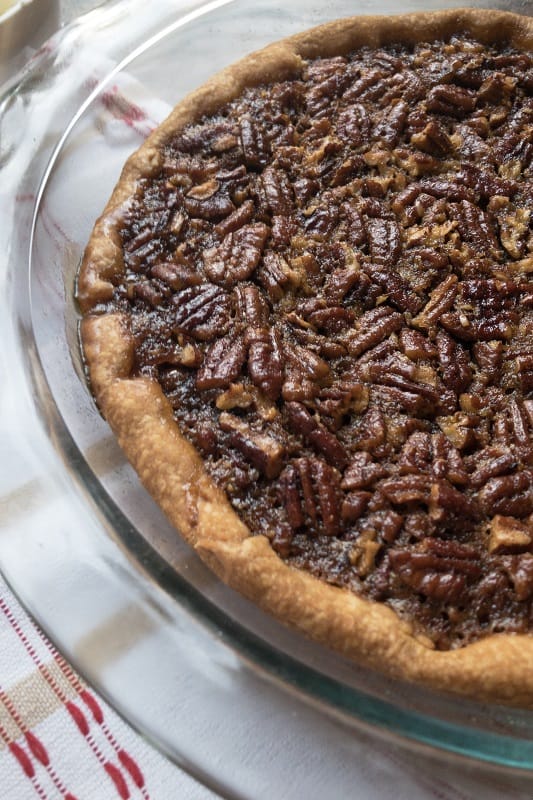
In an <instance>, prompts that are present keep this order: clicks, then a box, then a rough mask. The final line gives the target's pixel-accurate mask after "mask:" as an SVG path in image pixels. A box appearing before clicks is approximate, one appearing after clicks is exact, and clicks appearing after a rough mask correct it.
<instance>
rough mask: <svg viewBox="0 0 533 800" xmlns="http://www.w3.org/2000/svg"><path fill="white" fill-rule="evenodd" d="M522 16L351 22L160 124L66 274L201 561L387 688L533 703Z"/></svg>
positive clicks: (116, 403) (127, 446)
mask: <svg viewBox="0 0 533 800" xmlns="http://www.w3.org/2000/svg"><path fill="white" fill-rule="evenodd" d="M532 48H533V21H532V20H531V19H530V18H525V17H518V16H515V15H512V14H507V13H502V12H494V11H490V12H484V11H480V10H476V11H472V10H471V11H458V10H454V11H447V12H439V13H435V14H415V15H409V16H398V17H366V18H358V19H347V20H342V21H339V22H336V23H332V24H329V25H325V26H321V27H319V28H316V29H314V30H312V31H309V32H306V33H303V34H301V35H298V36H295V37H292V38H290V39H288V40H285V41H283V42H280V43H277V44H275V45H272V46H270V47H268V48H267V49H265V50H263V51H261V52H260V53H256V54H254V55H252V56H250V57H248V58H246V59H244V60H243V61H241V62H239V63H238V64H236V65H234V66H232V67H230V68H229V69H227V70H225V71H224V72H222V73H220V74H219V75H218V76H216V77H214V78H213V79H212V80H211V81H210V82H209V83H207V84H206V85H205V86H203V87H202V88H200V89H199V90H197V91H196V92H194V93H193V94H192V95H191V96H189V97H188V98H186V99H185V100H184V101H182V102H181V103H180V104H179V105H178V106H177V107H176V109H175V110H174V111H173V113H172V114H171V116H170V117H169V118H168V120H167V121H166V122H165V123H163V125H162V126H161V127H160V128H159V129H158V130H157V131H155V133H154V134H153V135H152V136H151V137H150V138H149V139H148V141H147V142H146V143H145V145H144V146H143V147H142V148H141V149H140V150H139V151H138V152H137V153H136V154H134V155H133V156H132V157H131V159H130V160H129V161H128V163H127V164H126V167H125V169H124V171H123V173H122V177H121V180H120V182H119V184H118V186H117V188H116V189H115V192H114V194H113V196H112V198H111V200H110V201H109V204H108V206H107V208H106V209H105V211H104V213H103V215H102V217H101V218H100V219H99V221H98V222H97V224H96V227H95V229H94V232H93V235H92V238H91V241H90V243H89V245H88V248H87V250H86V253H85V257H84V260H83V264H82V267H81V272H80V275H79V284H78V298H79V302H80V306H81V310H82V312H83V315H84V319H83V321H82V328H81V333H82V343H83V348H84V354H85V358H86V362H87V366H88V371H89V375H90V381H91V385H92V389H93V392H94V395H95V397H96V399H97V401H98V404H99V406H100V408H101V409H102V412H103V413H104V415H105V417H106V419H107V420H108V421H109V423H110V425H111V427H112V428H113V430H114V431H115V432H116V434H117V436H118V439H119V441H120V443H121V445H122V446H123V448H124V450H125V452H126V454H127V455H128V457H129V458H130V460H131V461H132V463H133V465H134V466H135V468H136V469H137V471H138V473H139V475H140V477H141V479H142V481H143V482H144V484H145V485H146V486H147V488H148V489H149V490H150V492H151V493H152V494H153V496H154V497H155V498H156V499H157V501H158V502H159V504H160V505H161V507H162V508H163V509H164V511H165V512H166V513H167V515H168V516H169V518H170V519H171V520H172V522H173V523H174V524H175V526H176V527H177V528H178V529H179V531H180V532H181V533H182V534H183V535H184V536H185V537H186V539H187V540H188V541H189V542H190V543H191V544H192V545H193V546H194V547H195V549H196V551H197V552H198V553H199V554H200V556H201V557H202V558H203V559H204V560H205V561H206V562H207V563H208V564H209V565H210V566H211V567H212V568H213V569H214V570H215V571H216V572H217V573H218V574H219V575H220V576H221V577H222V578H223V579H224V580H225V581H227V582H228V583H229V584H230V585H231V586H233V587H235V588H236V589H238V590H240V591H241V592H243V593H244V594H245V595H247V596H248V597H250V598H252V599H253V600H255V601H256V602H257V603H258V604H259V605H261V606H262V607H263V608H265V609H267V610H268V611H270V612H272V613H273V614H275V615H276V616H277V617H278V618H280V619H281V620H283V621H285V622H287V623H289V624H291V625H293V626H296V627H297V628H299V629H300V630H301V631H303V632H305V633H307V634H308V635H310V636H312V637H314V638H316V639H317V640H319V641H321V642H323V643H326V644H328V645H330V646H331V647H333V648H335V649H337V650H338V651H340V652H341V653H343V654H344V655H347V656H349V657H351V658H354V659H357V660H358V661H360V662H362V663H364V664H367V665H370V666H374V667H378V668H380V669H385V670H386V671H388V672H389V674H393V675H397V676H400V677H403V678H405V679H408V680H413V681H419V682H423V683H426V684H429V685H431V686H433V687H435V688H441V689H448V690H452V691H456V692H460V693H464V694H470V695H472V696H475V697H478V698H485V699H491V700H494V701H499V702H508V703H514V704H522V705H524V706H525V705H533V672H532V671H531V668H530V665H531V663H532V659H533V636H532V635H531V634H532V633H533V631H532V617H533V442H532V434H533V282H532V280H531V274H532V272H533V230H532V229H533V222H532V203H533V56H532V54H531V51H532Z"/></svg>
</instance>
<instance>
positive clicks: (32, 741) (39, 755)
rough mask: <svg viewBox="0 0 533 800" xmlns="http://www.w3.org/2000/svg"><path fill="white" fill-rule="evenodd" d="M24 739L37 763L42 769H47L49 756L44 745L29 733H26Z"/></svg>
mask: <svg viewBox="0 0 533 800" xmlns="http://www.w3.org/2000/svg"><path fill="white" fill-rule="evenodd" d="M24 737H25V739H26V741H27V742H28V747H29V748H30V750H31V752H32V753H33V755H34V756H35V758H36V759H37V761H40V762H41V764H42V765H43V766H44V767H48V766H49V765H50V756H49V755H48V751H47V749H46V747H45V746H44V744H43V743H42V742H41V741H40V739H38V738H37V737H36V735H35V734H34V733H32V732H31V731H26V732H25V733H24Z"/></svg>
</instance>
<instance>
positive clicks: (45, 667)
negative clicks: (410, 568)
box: [0, 0, 531, 800]
mask: <svg viewBox="0 0 533 800" xmlns="http://www.w3.org/2000/svg"><path fill="white" fill-rule="evenodd" d="M98 5H101V2H95V0H60V19H61V24H68V23H69V22H70V21H72V20H73V19H75V18H76V17H77V16H78V15H79V14H82V13H85V12H87V11H90V10H91V9H92V8H95V7H96V6H98ZM0 445H1V438H0ZM65 741H68V742H69V745H68V748H65V746H64V743H65ZM317 755H318V757H319V754H317ZM0 775H2V780H1V781H0V800H4V799H5V800H26V798H28V800H29V799H30V798H33V797H35V796H38V797H40V798H44V800H47V799H49V800H53V799H55V798H56V797H57V798H59V797H61V798H64V800H76V798H77V800H85V799H86V800H108V798H109V800H114V798H119V800H129V798H132V800H135V798H143V799H144V800H149V799H150V798H151V799H152V800H178V798H179V800H189V798H190V800H210V799H211V800H214V798H215V795H214V794H213V793H212V792H210V791H209V790H208V789H205V788H204V787H202V786H200V784H198V783H197V782H196V781H194V779H192V778H190V777H189V776H188V775H186V774H185V773H184V772H182V771H181V770H180V769H179V768H177V767H175V766H174V765H172V764H171V763H170V762H169V761H167V760H166V759H165V758H164V757H163V756H161V755H160V754H159V753H158V752H157V751H156V750H155V749H153V748H152V747H151V746H150V745H149V744H147V743H146V742H145V741H144V740H143V739H142V738H141V737H140V736H138V735H137V734H136V733H135V732H134V731H133V730H132V729H131V728H130V727H129V725H127V724H126V723H125V722H123V721H122V720H121V719H120V718H119V717H118V716H117V715H116V714H115V713H114V712H113V711H112V709H110V708H109V707H108V706H107V705H106V704H105V703H104V702H103V701H102V700H101V699H100V698H99V697H98V696H97V695H96V694H95V693H94V692H93V691H92V690H91V689H90V688H89V687H87V686H86V685H85V684H84V683H83V681H82V680H81V679H80V678H78V676H77V675H75V673H74V672H73V671H72V669H71V668H70V666H69V665H68V664H67V663H66V662H65V661H64V660H63V659H62V657H61V655H60V654H59V653H57V651H56V650H55V649H54V648H53V646H52V645H50V644H49V643H48V642H47V640H46V639H45V637H44V636H43V635H42V633H41V632H40V631H39V630H38V628H37V627H36V626H35V624H34V623H33V622H32V621H31V620H30V619H29V617H28V616H27V615H26V614H25V612H24V611H23V609H22V608H21V607H20V605H19V604H18V602H17V600H16V598H15V597H14V596H13V595H12V593H11V592H10V590H9V588H8V587H7V586H6V585H5V583H4V582H3V581H2V579H1V578H0ZM365 787H366V788H365ZM494 791H495V792H496V794H494V795H493V792H494ZM356 795H357V796H361V797H364V798H365V800H367V798H369V797H372V798H374V797H375V798H378V797H379V798H381V799H382V800H386V798H391V800H392V798H393V797H394V798H400V797H401V798H407V797H409V798H416V800H426V799H427V798H434V797H438V798H441V800H477V798H479V797H484V798H485V797H489V796H490V797H491V798H492V797H493V796H494V797H496V796H498V795H499V796H501V797H506V798H514V800H526V798H529V797H531V784H530V783H529V782H528V781H527V780H526V779H522V778H515V779H511V778H509V777H495V778H494V779H491V778H487V776H486V775H483V776H482V775H478V774H477V771H476V768H475V767H474V769H473V770H472V769H465V770H463V769H453V770H451V769H450V771H449V773H448V768H447V767H446V766H445V765H444V766H443V765H440V766H436V767H435V770H434V771H432V770H431V768H428V767H425V768H423V769H421V770H420V771H418V770H417V767H416V758H412V757H407V758H405V759H403V758H402V756H400V755H398V754H397V753H396V752H394V751H393V750H390V752H387V749H386V748H385V749H384V748H383V747H382V746H380V747H376V749H375V752H373V746H372V742H368V741H365V739H364V738H362V743H361V786H359V787H357V788H356V787H354V796H356ZM289 796H290V797H291V798H293V797H294V798H296V797H297V794H294V793H292V792H289V794H288V795H287V797H289ZM251 800H253V798H251Z"/></svg>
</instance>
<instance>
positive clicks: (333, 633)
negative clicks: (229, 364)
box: [78, 9, 533, 707]
mask: <svg viewBox="0 0 533 800" xmlns="http://www.w3.org/2000/svg"><path fill="white" fill-rule="evenodd" d="M459 31H460V32H467V33H470V34H472V35H473V36H474V37H476V38H477V39H479V40H481V41H484V42H487V43H488V42H497V41H503V40H506V41H508V42H510V43H511V44H512V45H514V46H515V47H517V48H521V49H525V50H531V49H532V48H533V19H531V18H528V17H521V16H518V15H515V14H510V13H506V12H499V11H492V10H491V11H483V10H479V9H476V10H473V9H470V10H469V9H454V10H449V11H441V12H434V13H418V14H408V15H400V16H390V17H384V16H368V17H355V18H349V19H345V20H340V21H337V22H333V23H330V24H326V25H322V26H320V27H318V28H315V29H312V30H310V31H306V32H304V33H302V34H299V35H297V36H293V37H291V38H288V39H286V40H284V41H281V42H279V43H276V44H273V45H271V46H269V47H267V48H265V49H264V50H261V51H260V52H258V53H254V54H252V55H250V56H248V57H246V58H244V59H243V60H242V61H240V62H238V63H237V64H235V65H233V66H231V67H229V68H227V69H225V70H224V71H222V72H221V73H219V74H218V75H216V76H215V77H214V78H212V79H211V80H210V81H208V82H207V83H206V84H205V85H204V86H202V87H201V88H200V89H198V90H196V91H195V92H193V93H192V94H190V95H189V96H188V97H186V98H185V99H184V100H183V101H181V102H180V103H179V104H178V106H177V107H176V108H175V109H174V111H173V112H172V113H171V114H170V116H169V117H168V118H167V119H166V121H165V122H163V124H162V125H161V126H160V127H159V128H158V129H157V130H156V131H154V133H153V134H152V135H151V136H150V137H149V138H148V139H147V141H146V142H145V144H144V145H143V146H142V147H141V148H140V149H139V150H138V151H137V152H136V153H134V154H133V155H132V156H131V157H130V159H129V160H128V161H127V163H126V165H125V167H124V170H123V172H122V175H121V178H120V181H119V183H118V185H117V187H116V188H115V190H114V192H113V194H112V196H111V199H110V200H109V202H108V204H107V206H106V208H105V210H104V212H103V214H102V216H101V217H100V218H99V220H98V221H97V223H96V225H95V228H94V231H93V233H92V236H91V239H90V242H89V245H88V247H87V249H86V252H85V255H84V259H83V263H82V267H81V271H80V275H79V280H78V300H79V304H80V308H81V311H82V313H83V315H84V318H83V320H82V323H81V339H82V344H83V350H84V357H85V360H86V364H87V367H88V371H89V376H90V381H91V386H92V390H93V393H94V395H95V397H96V399H97V402H98V405H99V407H100V409H101V411H102V413H103V415H104V417H105V418H106V420H107V421H108V423H109V425H110V426H111V428H112V429H113V431H114V433H115V434H116V436H117V438H118V441H119V443H120V445H121V447H122V448H123V450H124V452H125V453H126V455H127V457H128V459H129V460H130V461H131V463H132V464H133V466H134V467H135V469H136V471H137V473H138V474H139V476H140V479H141V481H142V483H143V484H144V485H145V487H146V488H147V489H148V491H149V492H150V493H151V494H152V496H153V497H154V498H155V500H156V501H157V502H158V504H159V505H160V506H161V508H162V509H163V511H164V512H165V513H166V515H167V516H168V518H169V519H170V521H171V522H172V523H173V525H174V526H175V527H176V528H177V530H178V531H179V532H180V533H181V534H182V535H183V536H184V537H185V539H186V540H187V541H188V542H189V543H190V544H191V545H192V547H193V548H194V549H195V550H196V552H197V553H198V554H199V555H200V557H201V558H202V559H203V560H204V561H205V562H206V563H207V564H208V565H209V566H210V567H211V568H212V569H213V570H214V571H215V572H216V573H217V575H219V576H220V578H221V579H222V580H223V581H225V582H226V583H227V584H229V585H230V586H231V587H233V588H234V589H236V590H238V591H239V592H241V593H242V594H243V595H245V596H246V597H248V598H249V599H251V600H252V601H254V602H255V603H257V604H258V605H259V606H260V607H261V608H263V609H264V610H266V611H268V612H270V613H271V614H273V615H274V616H275V617H277V618H278V619H279V620H281V621H283V622H284V623H287V624H288V625H291V626H293V627H295V628H297V629H298V630H300V631H302V632H303V633H304V634H306V635H308V636H310V637H311V638H313V639H315V640H317V641H319V642H321V643H324V644H326V645H328V646H330V647H332V648H334V649H335V650H337V651H338V652H340V653H342V654H343V655H344V656H347V657H348V658H351V659H354V660H356V661H357V662H359V663H362V664H364V665H368V666H369V667H372V668H376V669H379V670H382V671H386V672H387V673H388V674H389V675H393V676H397V677H400V678H402V679H406V680H409V681H414V682H419V683H423V684H426V685H429V686H431V687H433V688H436V689H441V690H448V691H453V692H457V693H461V694H464V695H469V696H471V697H475V698H477V699H480V700H484V701H486V700H490V701H493V702H501V703H506V704H512V705H519V706H522V707H533V670H531V664H532V663H533V636H530V635H524V634H519V635H518V634H517V635H513V634H493V635H491V636H488V637H486V638H484V639H481V640H479V641H477V642H475V643H473V644H469V645H467V646H465V647H463V648H460V649H456V650H450V651H436V650H434V649H432V646H431V644H430V642H429V640H426V639H425V638H424V637H420V636H418V637H417V635H416V634H415V633H414V631H413V629H412V627H411V625H410V624H409V623H408V622H406V621H404V620H401V619H400V618H399V617H398V616H397V615H396V614H395V612H394V611H393V610H391V609H390V608H389V607H387V606H385V605H383V604H380V603H377V602H372V601H369V600H365V599H363V598H361V597H359V596H357V595H355V594H354V593H352V592H350V591H349V590H347V589H341V588H338V587H335V586H332V585H329V584H327V583H325V582H322V581H320V580H319V579H317V578H315V577H313V576H312V575H310V574H308V573H305V572H302V571H300V570H298V569H296V568H294V567H291V566H289V565H287V564H286V563H285V562H284V561H283V560H282V559H281V558H280V557H279V556H278V555H277V554H276V553H275V552H274V550H273V549H272V548H271V546H270V543H269V541H268V539H267V538H266V537H265V536H254V535H252V533H251V532H250V530H249V529H248V528H247V526H246V525H245V524H244V523H243V522H242V521H241V520H240V518H239V517H238V516H237V514H236V513H235V512H234V511H233V509H232V507H231V505H230V503H229V501H228V499H227V497H226V495H225V493H224V492H223V491H222V490H221V489H219V488H218V487H216V486H215V485H214V483H213V481H212V479H211V478H210V477H209V476H208V474H207V472H206V470H205V468H204V466H203V462H202V458H201V456H200V455H199V453H198V452H197V451H196V450H195V448H194V447H193V446H192V445H191V444H190V443H189V442H188V441H187V440H186V439H185V438H184V437H183V435H182V434H181V433H180V431H179V428H178V425H177V424H176V422H175V420H174V417H173V411H172V408H171V406H170V403H169V402H168V400H167V399H166V397H165V396H164V394H163V392H162V389H161V387H160V386H159V384H158V383H156V382H155V381H152V380H150V379H147V378H138V377H131V375H132V367H133V363H134V357H133V342H132V337H131V336H130V334H129V323H128V318H127V315H125V314H122V313H118V312H115V313H108V314H103V315H96V314H95V315H91V310H92V308H93V307H94V306H95V305H96V304H98V303H100V302H105V301H107V300H109V299H111V296H112V293H113V283H112V278H114V277H119V276H120V275H121V274H122V273H123V270H124V264H123V260H122V250H121V245H120V236H119V229H120V227H121V223H122V219H123V215H124V212H125V210H126V209H127V206H128V201H129V199H130V198H131V197H132V196H133V195H134V193H135V190H136V185H137V182H138V181H139V179H141V178H146V177H149V176H150V175H154V174H156V173H157V171H158V169H159V166H160V162H161V155H160V153H161V148H162V146H163V145H164V143H165V142H166V141H167V140H168V139H170V138H171V137H172V136H174V135H175V134H176V132H177V131H179V130H181V129H183V128H184V127H185V126H186V125H188V124H189V123H191V122H194V121H196V120H199V119H200V118H201V117H202V116H204V115H209V114H212V113H214V112H215V111H216V110H217V109H218V108H219V107H221V106H222V105H224V104H225V103H228V102H230V101H231V100H233V99H234V98H236V97H237V96H238V95H239V94H240V93H241V92H242V91H243V90H244V89H245V88H247V87H249V86H253V85H258V84H262V83H268V82H272V81H276V80H285V79H288V78H290V77H295V76H297V75H298V74H299V72H300V70H301V68H302V61H303V60H304V59H311V58H315V57H318V56H332V55H339V54H344V53H347V52H349V51H351V50H353V49H356V48H358V47H360V46H364V45H368V46H371V47H378V46H381V45H384V44H387V43H392V42H399V43H406V44H408V43H413V44H415V43H417V42H420V41H427V40H430V39H433V40H434V39H441V38H447V37H449V36H450V35H451V34H453V33H454V32H459Z"/></svg>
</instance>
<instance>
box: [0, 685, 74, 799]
mask: <svg viewBox="0 0 533 800" xmlns="http://www.w3.org/2000/svg"><path fill="white" fill-rule="evenodd" d="M0 702H2V704H3V706H4V707H5V708H6V710H7V712H8V713H9V715H10V716H11V718H12V719H13V721H14V722H15V724H16V725H17V727H18V729H19V730H20V732H21V733H22V734H23V735H24V738H25V739H26V742H27V744H28V747H29V749H30V752H31V753H32V755H33V756H34V758H36V759H37V761H39V762H40V763H41V764H42V765H43V766H44V767H45V768H46V771H47V772H48V775H49V776H50V778H51V780H52V782H53V784H54V786H55V787H56V789H57V790H58V792H60V793H61V794H64V793H65V792H66V791H67V787H66V786H65V784H64V783H63V781H62V780H61V778H60V777H59V776H58V774H57V773H56V771H55V769H54V768H53V767H52V765H51V764H50V756H49V755H48V752H47V750H46V747H45V746H44V744H43V743H42V742H41V741H40V739H38V738H37V736H36V735H35V733H33V732H32V731H30V730H29V729H28V726H27V725H26V723H25V722H24V720H23V719H22V717H21V716H20V714H19V713H18V711H17V708H16V706H15V704H14V701H13V699H12V698H11V697H10V695H9V694H7V692H5V691H4V689H2V687H1V686H0Z"/></svg>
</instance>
